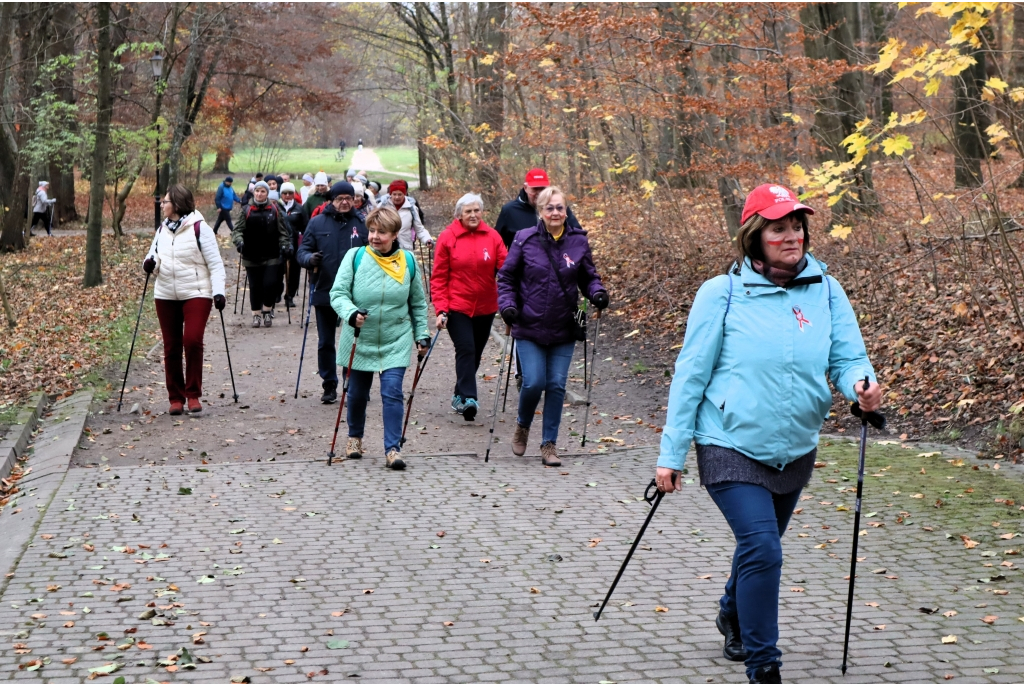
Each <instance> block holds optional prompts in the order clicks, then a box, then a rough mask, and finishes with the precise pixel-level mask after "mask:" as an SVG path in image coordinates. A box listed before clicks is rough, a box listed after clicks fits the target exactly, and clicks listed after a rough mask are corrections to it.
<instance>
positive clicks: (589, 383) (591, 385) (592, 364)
mask: <svg viewBox="0 0 1024 685" xmlns="http://www.w3.org/2000/svg"><path fill="white" fill-rule="evenodd" d="M600 332H601V310H600V309H598V310H597V323H595V324H594V352H593V356H592V357H591V360H590V379H589V380H588V381H587V420H586V421H584V422H583V437H582V438H581V439H580V447H586V445H587V426H588V425H590V391H591V390H593V389H594V369H595V368H597V336H598V334H599V333H600ZM583 344H584V345H586V342H584V343H583Z"/></svg>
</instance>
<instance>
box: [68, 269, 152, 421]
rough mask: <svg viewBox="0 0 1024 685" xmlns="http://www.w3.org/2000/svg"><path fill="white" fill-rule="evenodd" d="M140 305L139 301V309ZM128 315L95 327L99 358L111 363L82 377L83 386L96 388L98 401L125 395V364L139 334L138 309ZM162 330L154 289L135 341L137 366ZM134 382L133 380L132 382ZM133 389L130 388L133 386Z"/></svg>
mask: <svg viewBox="0 0 1024 685" xmlns="http://www.w3.org/2000/svg"><path fill="white" fill-rule="evenodd" d="M137 304H138V301H137V300H136V305H137ZM124 311H125V313H124V314H122V315H121V316H119V317H118V318H116V319H114V320H113V321H110V322H109V323H106V324H102V325H100V326H95V327H93V328H92V330H90V336H91V337H92V339H93V340H94V341H95V343H94V346H95V349H96V351H97V352H98V354H99V355H100V356H101V357H102V358H103V359H105V360H107V363H106V364H104V365H102V366H98V367H94V368H92V369H90V370H89V371H88V372H87V373H85V374H83V375H82V384H83V385H84V386H86V387H92V389H93V395H94V397H95V399H96V400H99V401H103V400H106V399H107V398H108V397H110V396H111V395H112V394H118V393H120V392H121V381H122V379H123V378H124V368H125V362H126V361H127V360H128V352H129V350H130V349H131V344H132V333H133V332H134V331H135V317H136V316H137V315H138V313H139V310H138V309H134V308H133V309H131V310H130V311H129V310H127V309H126V310H124ZM157 330H158V325H157V318H156V309H155V307H154V306H153V289H152V288H150V289H149V292H147V293H146V303H145V305H143V308H142V320H141V321H140V322H139V335H138V338H137V339H136V341H135V351H134V353H133V354H132V360H133V362H132V363H133V364H137V363H138V362H139V360H140V359H141V358H143V357H144V356H145V355H146V353H147V352H149V350H150V348H151V347H152V346H153V344H154V342H156V339H157V337H158V336H157V335H156V331H157ZM130 380H131V379H130V378H129V381H130ZM129 387H130V386H129Z"/></svg>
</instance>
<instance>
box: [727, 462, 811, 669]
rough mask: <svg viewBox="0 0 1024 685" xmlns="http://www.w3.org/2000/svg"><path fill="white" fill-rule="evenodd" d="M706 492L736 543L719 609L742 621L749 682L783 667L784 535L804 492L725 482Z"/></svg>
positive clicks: (741, 632)
mask: <svg viewBox="0 0 1024 685" xmlns="http://www.w3.org/2000/svg"><path fill="white" fill-rule="evenodd" d="M707 491H708V494H709V495H711V499H712V500H714V502H715V504H717V505H718V508H719V509H720V510H721V511H722V514H723V515H724V516H725V520H726V521H727V522H728V523H729V527H730V528H732V533H733V536H735V538H736V551H735V552H733V556H732V573H731V574H730V575H729V580H728V581H727V582H726V584H725V594H724V595H722V599H721V600H720V601H719V606H721V608H722V613H724V614H725V615H727V616H738V617H739V622H740V637H741V638H742V639H743V646H744V647H746V648H747V661H746V666H747V675H748V676H750V675H752V674H753V672H754V671H755V670H757V669H758V668H760V667H761V666H765V665H767V664H770V663H772V662H779V663H781V661H782V652H781V651H779V648H778V647H777V646H776V643H777V642H778V641H779V581H780V580H781V579H782V535H783V534H784V533H785V532H786V527H787V526H788V525H789V517H790V516H792V515H793V507H795V506H796V503H797V502H798V501H800V492H801V491H802V488H801V489H797V490H795V491H793V492H790V493H787V494H785V495H776V494H773V493H772V492H770V491H769V490H768V489H767V488H764V487H761V486H760V485H752V484H750V483H733V482H726V483H715V484H714V485H708V486H707Z"/></svg>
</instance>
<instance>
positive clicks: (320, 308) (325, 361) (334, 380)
mask: <svg viewBox="0 0 1024 685" xmlns="http://www.w3.org/2000/svg"><path fill="white" fill-rule="evenodd" d="M313 309H314V311H316V335H317V338H318V339H317V343H316V365H317V370H318V371H319V372H320V378H322V379H324V382H323V386H324V390H326V389H327V388H337V387H338V350H337V347H336V342H337V340H338V312H336V311H334V307H332V306H330V305H329V304H328V305H316V306H314V307H313ZM346 361H347V360H346Z"/></svg>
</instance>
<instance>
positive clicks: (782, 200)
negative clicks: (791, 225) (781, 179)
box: [740, 183, 814, 224]
mask: <svg viewBox="0 0 1024 685" xmlns="http://www.w3.org/2000/svg"><path fill="white" fill-rule="evenodd" d="M796 211H804V212H807V213H808V214H814V210H813V209H811V208H810V207H808V206H807V205H805V204H802V203H801V202H800V201H799V200H797V198H796V195H794V194H793V191H792V190H790V189H789V188H787V187H785V186H780V185H777V184H775V183H765V184H764V185H760V186H758V187H756V188H754V189H753V190H751V191H750V194H749V195H747V201H746V202H744V203H743V216H742V217H741V218H740V223H741V224H745V223H747V219H749V218H750V217H751V216H753V215H754V214H760V215H761V216H763V217H764V218H765V219H768V220H769V221H774V220H776V219H781V218H782V217H784V216H786V215H787V214H789V213H790V212H796Z"/></svg>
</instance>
